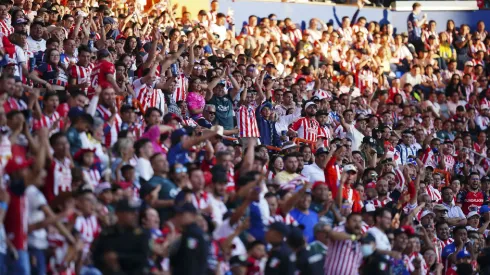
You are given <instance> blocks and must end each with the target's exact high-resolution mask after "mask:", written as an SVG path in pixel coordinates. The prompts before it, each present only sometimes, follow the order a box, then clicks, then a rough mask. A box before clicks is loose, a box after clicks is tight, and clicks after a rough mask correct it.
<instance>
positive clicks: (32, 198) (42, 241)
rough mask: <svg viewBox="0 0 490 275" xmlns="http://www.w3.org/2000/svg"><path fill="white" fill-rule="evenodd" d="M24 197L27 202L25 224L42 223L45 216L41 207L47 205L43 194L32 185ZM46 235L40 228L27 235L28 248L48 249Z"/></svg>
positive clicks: (43, 229) (44, 230)
mask: <svg viewBox="0 0 490 275" xmlns="http://www.w3.org/2000/svg"><path fill="white" fill-rule="evenodd" d="M26 197H27V200H28V201H29V204H28V208H27V213H28V217H27V222H28V223H29V224H35V223H38V222H40V221H43V220H44V219H45V218H46V216H45V214H44V212H43V211H42V210H41V207H42V206H44V205H47V204H48V202H47V201H46V198H45V197H44V195H43V193H42V192H41V191H39V189H37V187H35V186H34V185H29V187H27V189H26ZM47 237H48V233H47V232H46V229H45V228H40V229H37V230H34V231H32V232H31V233H29V236H28V237H27V243H28V244H29V247H31V246H32V247H35V248H37V249H46V248H48V239H47Z"/></svg>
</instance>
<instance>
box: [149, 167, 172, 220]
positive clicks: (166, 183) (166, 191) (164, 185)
mask: <svg viewBox="0 0 490 275" xmlns="http://www.w3.org/2000/svg"><path fill="white" fill-rule="evenodd" d="M148 183H149V184H151V185H152V186H157V185H160V187H161V188H160V192H159V193H158V199H159V200H173V199H175V197H176V196H177V194H178V193H179V189H178V188H177V186H176V185H175V184H174V183H173V182H172V181H170V180H169V179H167V178H163V177H161V176H153V177H152V178H151V179H150V180H149V181H148ZM158 214H159V216H160V221H162V222H163V221H165V220H168V219H169V218H170V215H171V214H172V207H168V208H163V207H160V208H158Z"/></svg>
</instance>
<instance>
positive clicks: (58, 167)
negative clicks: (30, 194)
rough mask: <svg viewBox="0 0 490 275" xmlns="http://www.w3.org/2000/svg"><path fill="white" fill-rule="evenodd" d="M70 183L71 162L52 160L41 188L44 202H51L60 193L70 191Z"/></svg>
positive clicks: (66, 159)
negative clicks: (44, 198)
mask: <svg viewBox="0 0 490 275" xmlns="http://www.w3.org/2000/svg"><path fill="white" fill-rule="evenodd" d="M71 181H72V177H71V160H70V159H69V158H65V159H64V160H63V161H60V160H57V159H55V158H53V159H52V160H51V166H50V167H49V170H48V175H47V177H46V183H45V184H44V187H43V193H44V196H45V197H46V200H47V201H48V202H52V201H53V199H54V198H55V197H56V196H58V195H59V193H60V192H66V191H71Z"/></svg>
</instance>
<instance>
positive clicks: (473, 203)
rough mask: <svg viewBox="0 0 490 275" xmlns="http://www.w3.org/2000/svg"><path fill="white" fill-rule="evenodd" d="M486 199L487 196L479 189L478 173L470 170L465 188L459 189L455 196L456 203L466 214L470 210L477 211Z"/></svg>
mask: <svg viewBox="0 0 490 275" xmlns="http://www.w3.org/2000/svg"><path fill="white" fill-rule="evenodd" d="M486 200H487V196H486V195H485V193H483V192H482V191H481V190H480V175H479V174H478V173H477V172H472V173H471V174H470V176H469V180H468V183H467V184H466V188H465V190H461V191H459V193H458V195H457V196H456V205H457V206H459V207H461V209H462V210H463V213H464V214H465V215H468V213H469V212H471V211H478V210H479V209H480V206H482V205H483V202H484V201H486Z"/></svg>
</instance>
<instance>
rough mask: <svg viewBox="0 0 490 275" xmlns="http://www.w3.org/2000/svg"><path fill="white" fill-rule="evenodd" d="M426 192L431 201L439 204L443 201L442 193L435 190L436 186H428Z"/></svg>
mask: <svg viewBox="0 0 490 275" xmlns="http://www.w3.org/2000/svg"><path fill="white" fill-rule="evenodd" d="M426 191H427V194H429V196H430V199H431V200H432V201H436V202H438V201H440V200H442V197H441V192H439V190H437V189H435V188H434V186H432V185H427V187H426Z"/></svg>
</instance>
